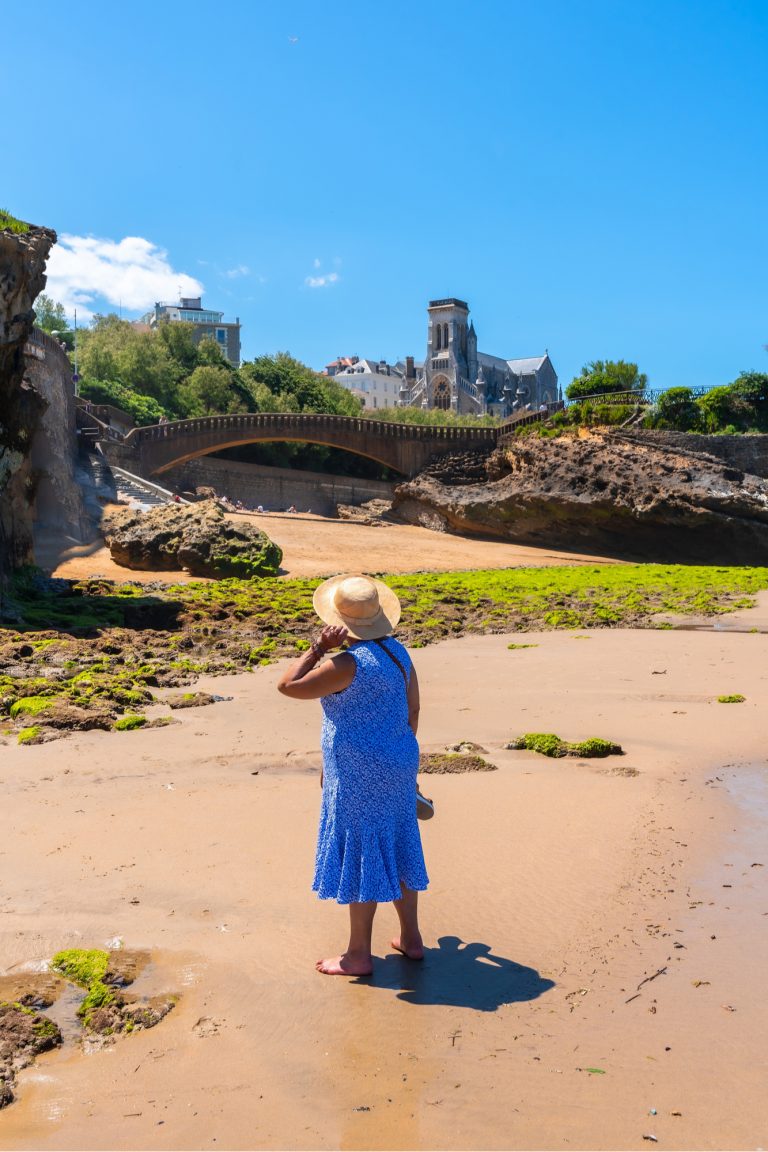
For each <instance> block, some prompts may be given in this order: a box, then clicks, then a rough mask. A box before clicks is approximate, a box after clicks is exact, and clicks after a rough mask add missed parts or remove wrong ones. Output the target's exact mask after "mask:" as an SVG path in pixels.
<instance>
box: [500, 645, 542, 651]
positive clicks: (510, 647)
mask: <svg viewBox="0 0 768 1152" xmlns="http://www.w3.org/2000/svg"><path fill="white" fill-rule="evenodd" d="M507 648H508V649H509V650H510V652H517V651H519V650H520V649H521V648H538V644H507Z"/></svg>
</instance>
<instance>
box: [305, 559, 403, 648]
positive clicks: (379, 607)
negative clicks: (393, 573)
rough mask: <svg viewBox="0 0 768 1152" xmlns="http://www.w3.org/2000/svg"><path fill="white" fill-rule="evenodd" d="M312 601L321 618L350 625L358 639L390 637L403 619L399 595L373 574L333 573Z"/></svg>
mask: <svg viewBox="0 0 768 1152" xmlns="http://www.w3.org/2000/svg"><path fill="white" fill-rule="evenodd" d="M312 603H313V605H314V608H315V612H317V614H318V616H319V617H320V619H321V620H323V621H324V622H325V623H326V624H332V625H335V626H336V627H339V626H341V627H343V628H346V629H347V631H348V632H349V634H350V636H352V637H353V638H354V639H355V640H378V639H379V637H381V636H389V634H390V633H391V632H392V631H394V629H395V628H396V627H397V622H398V620H399V619H400V601H399V600H398V598H397V596H395V594H394V592H393V591H392V589H391V588H387V586H386V584H383V583H382V582H381V580H372V579H371V577H370V576H350V575H349V573H346V574H344V575H342V576H332V577H331V579H330V580H326V581H325V582H324V583H323V584H321V585H320V587H319V588H316V589H315V594H314V596H313V597H312Z"/></svg>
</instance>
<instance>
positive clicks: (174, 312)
mask: <svg viewBox="0 0 768 1152" xmlns="http://www.w3.org/2000/svg"><path fill="white" fill-rule="evenodd" d="M140 323H142V324H148V325H149V327H150V328H156V327H157V325H158V324H165V323H170V324H191V325H192V327H193V329H194V332H193V339H194V341H195V344H199V343H200V341H201V340H204V339H208V340H215V341H216V343H217V344H218V346H219V348H220V349H221V352H222V354H223V355H224V356H225V357H226V359H227V360H229V362H230V364H233V365H234V366H235V368H239V367H240V317H239V316H238V317H236V318H235V321H234V323H232V322H231V321H225V320H224V313H223V312H215V311H213V310H212V309H211V308H203V301H202V297H201V296H191V297H188V296H182V298H181V299H180V300H179V302H178V304H163V303H159V302H158V303H156V304H155V307H154V309H153V310H152V311H151V312H147V314H146V316H142V318H141V321H140Z"/></svg>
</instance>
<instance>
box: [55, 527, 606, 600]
mask: <svg viewBox="0 0 768 1152" xmlns="http://www.w3.org/2000/svg"><path fill="white" fill-rule="evenodd" d="M230 519H232V520H238V519H242V520H247V521H248V522H249V523H252V524H256V525H257V526H258V527H259V528H261V529H262V530H263V531H264V532H266V533H267V535H268V536H269V538H270V539H271V540H274V542H275V543H276V544H279V545H280V547H281V548H282V549H283V553H284V556H283V566H282V569H281V575H283V576H334V575H335V574H336V573H337V572H341V571H353V570H354V571H362V572H453V571H458V570H463V569H466V568H519V567H523V566H528V565H531V566H535V567H550V566H551V565H554V564H594V563H595V562H600V563H618V562H619V561H617V560H615V559H613V558H610V557H605V556H597V555H595V556H592V555H587V554H585V553H582V552H558V551H556V550H554V549H551V548H534V547H523V546H522V545H519V544H505V543H504V542H503V541H498V540H473V539H467V538H466V537H463V536H451V535H448V534H446V533H441V532H431V531H430V530H429V529H428V528H419V527H417V526H416V525H412V524H386V525H385V526H383V527H376V528H371V527H369V526H368V525H365V524H356V523H354V522H352V521H348V520H331V519H329V518H328V517H324V516H311V515H308V514H307V513H296V514H295V515H287V514H280V513H271V514H268V515H264V516H258V515H255V514H253V515H245V516H244V515H241V514H232V515H231V516H230ZM38 562H39V563H42V564H43V566H44V567H46V568H48V569H49V570H50V571H51V572H52V573H53V575H54V576H60V577H63V578H65V579H68V580H83V579H86V578H89V577H93V576H103V577H105V578H106V579H108V580H117V581H126V580H133V581H138V582H139V583H144V584H146V583H150V582H151V581H154V580H163V581H165V582H167V583H176V582H184V581H187V580H192V579H193V577H191V576H190V575H189V573H188V572H184V571H181V570H179V571H174V572H131V571H130V570H129V569H128V568H121V567H120V565H118V564H115V562H114V561H113V560H112V558H111V556H110V554H109V549H108V548H107V547H106V546H105V545H103V544H100V543H97V544H96V545H90V546H88V547H77V546H70V547H69V548H65V547H62V544H61V541H58V540H43V541H41V542H39V545H38Z"/></svg>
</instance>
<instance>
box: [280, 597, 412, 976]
mask: <svg viewBox="0 0 768 1152" xmlns="http://www.w3.org/2000/svg"><path fill="white" fill-rule="evenodd" d="M313 602H314V606H315V611H316V612H317V614H318V616H319V617H320V619H321V620H322V621H323V622H324V623H325V625H326V627H325V628H323V630H322V632H321V633H320V636H319V638H318V639H316V640H314V641H313V642H312V646H311V647H310V649H309V651H308V652H306V653H305V654H304V655H303V656H302V657H301V659H299V660H297V661H296V662H295V663H294V664H293V665H291V667H290V668H288V669H287V671H285V672H284V673H283V675H282V676H281V677H280V680H279V681H278V689H279V691H280V692H282V693H284V695H286V696H292V697H293V698H294V699H296V700H316V699H320V702H321V704H322V708H323V733H322V748H323V773H322V777H321V783H322V789H323V798H322V807H321V812H320V829H319V833H318V840H317V859H316V864H315V879H314V884H313V889H314V891H315V892H317V894H318V896H319V897H320V899H321V900H336V901H337V902H338V903H339V904H348V905H349V920H350V933H349V944H348V946H347V949H346V951H345V952H343V953H342V954H341V955H340V956H332V957H330V958H328V959H326V960H319V961H318V963H317V970H318V971H319V972H323V973H325V974H327V975H329V976H369V975H370V974H371V972H372V970H373V965H372V959H371V932H372V929H373V918H374V915H375V913H376V907H377V905H378V904H380V903H382V902H385V901H392V903H393V904H394V906H395V909H396V911H397V914H398V917H399V920H400V934H399V935H398V936H396V937H395V938H394V939H393V940H392V946H393V948H395V949H396V950H397V951H398V952H402V953H403V955H405V956H407V957H408V958H409V959H411V960H421V959H423V956H424V948H423V943H422V939H421V933H420V931H419V920H418V898H419V897H418V894H419V892H420V891H423V890H424V889H425V888H426V887H427V884H428V882H429V881H428V878H427V873H426V869H425V867H424V855H423V852H422V849H421V837H420V835H419V827H418V824H417V820H416V773H417V771H418V765H419V746H418V743H417V741H416V729H417V725H418V719H419V683H418V680H417V678H416V670H415V668H414V667H413V664H412V663H411V659H410V657H409V655H408V653H407V652H406V650H405V648H404V647H403V646H402V644H400V643H399V642H398V641H397V640H395V639H394V637H393V636H392V632H393V630H394V628H395V626H396V625H397V622H398V620H399V619H400V603H399V601H398V599H397V596H395V594H394V592H392V590H391V589H390V588H388V587H387V586H386V584H383V583H382V582H381V581H379V580H372V579H369V578H368V577H366V576H335V577H333V579H331V580H326V581H325V583H324V584H321V585H320V587H319V588H317V589H316V591H315V595H314V601H313ZM345 641H347V642H349V647H348V648H347V650H346V651H344V652H340V653H338V654H337V655H335V656H333V657H332V658H331V659H330V660H326V659H325V657H326V656H327V654H328V653H329V652H330V651H331V650H332V649H333V648H338V647H339V646H340V645H342V644H344V642H345Z"/></svg>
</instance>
